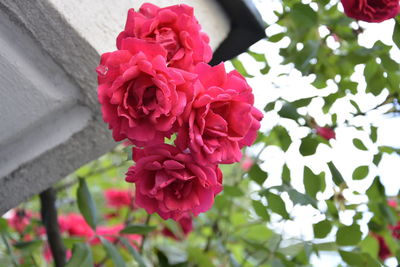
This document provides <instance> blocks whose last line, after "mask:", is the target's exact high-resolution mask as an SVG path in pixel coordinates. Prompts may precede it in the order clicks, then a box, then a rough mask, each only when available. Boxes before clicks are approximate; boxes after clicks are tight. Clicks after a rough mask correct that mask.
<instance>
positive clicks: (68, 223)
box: [58, 213, 94, 239]
mask: <svg viewBox="0 0 400 267" xmlns="http://www.w3.org/2000/svg"><path fill="white" fill-rule="evenodd" d="M58 225H59V226H60V231H61V232H67V233H68V234H69V235H70V236H77V237H85V238H87V239H89V238H91V237H92V236H93V235H94V232H93V230H92V228H90V226H89V225H88V224H87V223H86V221H85V218H83V216H82V215H80V214H77V213H70V214H67V215H61V216H59V218H58Z"/></svg>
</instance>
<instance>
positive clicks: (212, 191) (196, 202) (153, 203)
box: [126, 144, 222, 220]
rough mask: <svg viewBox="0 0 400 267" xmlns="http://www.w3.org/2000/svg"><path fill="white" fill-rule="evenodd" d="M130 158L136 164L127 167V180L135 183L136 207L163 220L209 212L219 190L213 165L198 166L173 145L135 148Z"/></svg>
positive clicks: (215, 169)
mask: <svg viewBox="0 0 400 267" xmlns="http://www.w3.org/2000/svg"><path fill="white" fill-rule="evenodd" d="M133 159H134V160H135V161H136V165H134V166H132V167H130V168H129V171H128V173H127V177H126V181H127V182H131V183H135V184H136V194H135V195H136V204H137V205H138V206H139V207H142V208H144V209H145V210H146V211H147V212H148V213H154V212H157V213H158V214H159V215H160V216H161V217H162V218H163V219H165V220H166V219H169V218H172V219H174V220H179V219H180V218H182V217H183V216H185V214H188V213H193V214H194V215H195V216H197V215H198V214H199V213H201V212H205V211H207V210H209V209H210V208H211V206H212V204H213V202H214V196H215V195H216V194H218V193H219V192H220V191H221V190H222V173H221V171H220V169H219V168H218V167H217V166H216V165H206V166H201V165H199V163H198V162H196V161H195V160H194V159H193V158H192V156H191V155H190V154H185V153H182V152H180V150H179V149H177V148H176V147H174V146H171V145H167V144H160V145H156V146H147V147H145V148H144V149H137V148H134V149H133Z"/></svg>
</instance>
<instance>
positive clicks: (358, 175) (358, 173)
mask: <svg viewBox="0 0 400 267" xmlns="http://www.w3.org/2000/svg"><path fill="white" fill-rule="evenodd" d="M368 172H369V167H368V166H359V167H357V168H356V169H355V170H354V172H353V180H362V179H364V178H365V177H367V175H368Z"/></svg>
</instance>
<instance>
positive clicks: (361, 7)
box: [341, 0, 399, 22]
mask: <svg viewBox="0 0 400 267" xmlns="http://www.w3.org/2000/svg"><path fill="white" fill-rule="evenodd" d="M341 1H342V5H343V8H344V12H345V13H346V15H347V16H348V17H350V18H353V19H357V20H363V21H367V22H381V21H384V20H387V19H391V18H394V17H396V16H397V14H398V13H399V0H341Z"/></svg>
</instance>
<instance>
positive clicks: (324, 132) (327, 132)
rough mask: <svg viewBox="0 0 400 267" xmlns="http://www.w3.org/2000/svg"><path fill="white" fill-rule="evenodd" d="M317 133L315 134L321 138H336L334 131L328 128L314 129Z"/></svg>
mask: <svg viewBox="0 0 400 267" xmlns="http://www.w3.org/2000/svg"><path fill="white" fill-rule="evenodd" d="M315 130H316V131H317V134H318V135H319V136H321V137H322V138H324V139H326V140H329V139H335V138H336V133H335V131H334V130H333V129H332V128H330V127H319V126H317V127H316V128H315Z"/></svg>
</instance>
